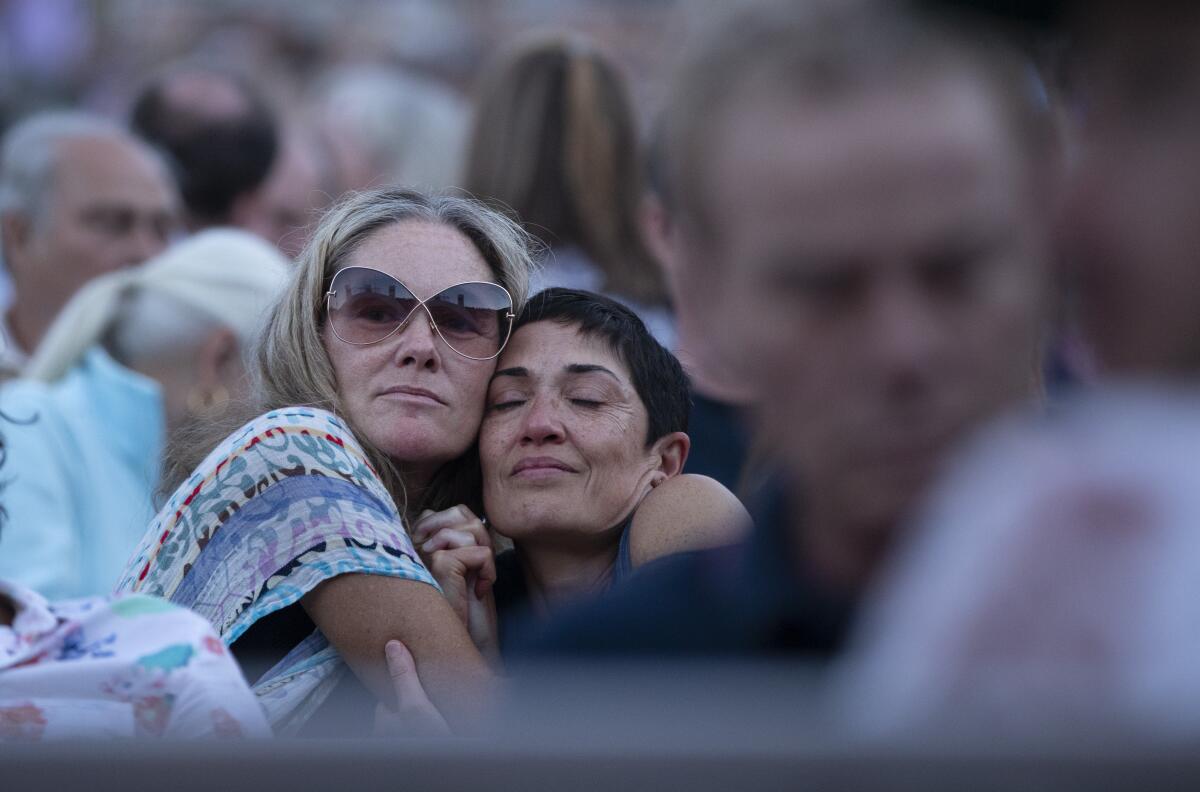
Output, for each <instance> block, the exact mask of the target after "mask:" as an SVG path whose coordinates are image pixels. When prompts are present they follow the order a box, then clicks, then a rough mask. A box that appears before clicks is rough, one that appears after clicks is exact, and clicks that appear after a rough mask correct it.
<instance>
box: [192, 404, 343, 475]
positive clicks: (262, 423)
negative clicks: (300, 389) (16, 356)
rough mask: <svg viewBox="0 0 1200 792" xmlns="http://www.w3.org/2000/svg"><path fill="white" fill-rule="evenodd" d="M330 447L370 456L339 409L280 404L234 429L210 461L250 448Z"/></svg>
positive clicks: (313, 450)
mask: <svg viewBox="0 0 1200 792" xmlns="http://www.w3.org/2000/svg"><path fill="white" fill-rule="evenodd" d="M328 447H334V448H337V449H342V450H348V451H349V452H351V453H353V454H354V455H355V456H358V457H363V458H365V456H366V455H365V452H364V451H363V449H362V446H361V444H360V443H359V442H358V439H357V438H356V437H355V436H354V433H353V432H351V431H350V427H349V426H347V424H346V422H345V421H344V420H342V419H341V418H340V417H338V416H337V415H336V414H335V413H332V412H330V411H328V410H323V409H320V408H319V407H307V406H288V407H279V408H276V409H272V410H267V411H266V412H263V413H260V414H258V415H256V416H254V417H253V418H251V419H249V420H248V421H246V422H245V423H243V424H242V425H241V426H239V427H238V428H237V429H235V430H234V431H233V432H231V433H230V434H229V435H228V436H227V437H226V438H225V439H224V440H223V441H222V442H220V443H219V444H218V445H217V446H216V447H215V448H214V449H213V453H212V454H210V455H209V458H208V460H206V464H208V463H210V462H211V463H212V464H219V461H220V460H221V459H222V458H227V457H230V456H238V455H243V454H247V453H250V452H253V453H255V454H259V455H261V454H266V455H277V454H280V453H285V454H296V453H309V454H311V453H319V452H320V451H321V450H322V449H324V448H328ZM205 466H206V465H201V467H205Z"/></svg>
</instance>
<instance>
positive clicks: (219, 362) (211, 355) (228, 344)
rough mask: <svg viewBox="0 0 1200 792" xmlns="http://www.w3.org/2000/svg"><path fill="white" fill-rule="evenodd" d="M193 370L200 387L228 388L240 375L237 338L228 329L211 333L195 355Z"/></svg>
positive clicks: (240, 364)
mask: <svg viewBox="0 0 1200 792" xmlns="http://www.w3.org/2000/svg"><path fill="white" fill-rule="evenodd" d="M194 370H195V372H196V379H197V381H198V382H199V383H200V385H201V387H203V388H206V389H215V388H216V387H217V386H218V385H223V386H225V387H229V386H230V385H231V384H232V380H234V379H235V378H237V377H240V376H241V375H242V360H241V356H240V348H239V346H238V339H237V336H236V335H235V334H234V332H233V331H232V330H230V329H229V328H228V327H222V328H219V329H217V330H214V331H212V332H211V333H209V334H208V337H207V338H206V339H204V343H203V344H201V345H200V349H199V351H198V352H197V353H196V361H195V366H194Z"/></svg>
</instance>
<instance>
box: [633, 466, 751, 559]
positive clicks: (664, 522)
mask: <svg viewBox="0 0 1200 792" xmlns="http://www.w3.org/2000/svg"><path fill="white" fill-rule="evenodd" d="M750 526H751V521H750V514H749V512H747V511H746V507H745V506H743V505H742V502H741V501H740V500H738V499H737V496H736V495H734V494H733V493H732V492H730V491H729V490H728V489H726V487H725V486H724V485H723V484H721V483H720V482H718V481H716V480H715V479H711V478H709V477H708V476H697V475H694V474H689V473H684V474H681V475H678V476H675V477H673V478H670V479H667V480H666V481H664V482H663V483H662V484H659V485H658V486H657V487H655V488H654V489H653V490H651V491H650V494H649V495H647V496H646V497H645V498H644V499H643V500H642V503H641V505H640V506H638V510H637V513H636V514H635V515H634V518H633V525H632V526H631V528H630V531H631V533H630V537H629V541H630V547H629V549H630V556H631V558H632V560H633V565H634V566H635V567H638V566H641V565H642V564H645V563H648V562H650V561H653V560H654V559H656V558H661V557H662V556H665V555H671V554H672V553H685V552H688V551H691V550H702V549H705V548H708V547H720V546H722V545H727V544H732V543H734V542H736V541H738V540H739V539H741V538H742V537H743V536H745V534H746V532H747V531H749V530H750Z"/></svg>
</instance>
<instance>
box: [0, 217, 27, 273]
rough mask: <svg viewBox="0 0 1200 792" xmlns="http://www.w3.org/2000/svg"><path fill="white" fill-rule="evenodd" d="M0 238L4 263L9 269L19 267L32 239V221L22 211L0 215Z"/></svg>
mask: <svg viewBox="0 0 1200 792" xmlns="http://www.w3.org/2000/svg"><path fill="white" fill-rule="evenodd" d="M0 240H3V241H4V263H5V265H6V266H7V268H8V269H9V270H10V271H11V270H13V269H14V266H13V265H16V266H15V269H18V270H19V269H21V268H22V267H21V263H22V262H23V261H24V260H25V256H24V253H25V251H26V250H28V249H29V245H30V243H31V242H32V240H33V223H32V222H31V221H30V218H29V216H28V215H26V214H24V213H22V212H7V213H5V214H3V215H0Z"/></svg>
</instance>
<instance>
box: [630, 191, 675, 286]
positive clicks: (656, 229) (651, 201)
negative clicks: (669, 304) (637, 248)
mask: <svg viewBox="0 0 1200 792" xmlns="http://www.w3.org/2000/svg"><path fill="white" fill-rule="evenodd" d="M638 222H639V223H640V224H641V227H642V237H643V238H644V239H645V240H646V245H647V247H649V248H650V253H651V254H652V255H653V256H654V260H655V261H657V262H658V265H659V266H660V267H661V268H662V269H663V272H664V274H666V276H667V279H668V280H671V279H673V278H674V277H675V255H676V254H675V246H674V243H673V240H672V230H671V218H670V216H669V215H668V214H667V207H665V206H664V205H663V202H662V201H661V200H660V199H659V197H658V196H657V195H654V194H653V193H646V194H645V195H644V196H642V200H641V202H640V203H639V204H638Z"/></svg>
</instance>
